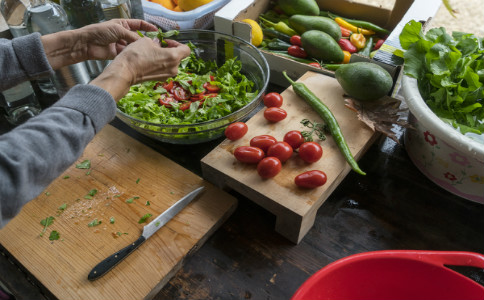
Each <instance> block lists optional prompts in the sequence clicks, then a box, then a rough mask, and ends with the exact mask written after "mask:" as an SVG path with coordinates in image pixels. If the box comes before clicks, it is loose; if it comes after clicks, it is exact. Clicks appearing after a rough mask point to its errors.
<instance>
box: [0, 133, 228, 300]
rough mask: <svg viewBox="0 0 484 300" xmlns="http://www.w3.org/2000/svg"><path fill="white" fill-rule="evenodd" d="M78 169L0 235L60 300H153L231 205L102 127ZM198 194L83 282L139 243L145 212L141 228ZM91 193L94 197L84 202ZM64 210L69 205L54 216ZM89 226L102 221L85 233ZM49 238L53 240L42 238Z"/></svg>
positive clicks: (182, 171)
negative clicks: (49, 222) (102, 263)
mask: <svg viewBox="0 0 484 300" xmlns="http://www.w3.org/2000/svg"><path fill="white" fill-rule="evenodd" d="M84 160H90V161H91V168H90V169H89V170H87V169H79V168H76V166H75V165H76V164H78V163H80V162H82V161H84ZM76 164H74V165H73V166H71V167H70V168H69V169H68V170H67V171H66V172H65V173H64V174H62V175H61V176H60V177H59V178H58V179H57V180H55V181H54V182H53V183H52V184H51V185H50V186H49V187H47V189H46V190H45V191H44V192H43V193H42V194H41V195H39V196H38V197H37V198H36V199H34V200H33V201H31V202H29V203H28V204H27V205H26V206H25V207H24V208H23V209H22V211H21V213H20V214H19V215H18V216H17V217H15V218H14V219H13V220H12V221H11V222H10V223H8V224H7V226H5V227H4V228H3V229H2V230H0V243H1V244H2V246H3V247H4V248H5V249H6V250H7V251H8V252H9V253H10V254H11V255H12V256H14V258H15V259H16V260H17V261H18V262H19V263H20V264H21V265H22V266H23V267H24V268H25V269H27V270H28V271H29V272H30V273H31V274H32V275H33V276H34V277H35V278H36V279H37V280H39V281H40V283H41V284H42V285H43V286H44V287H45V288H47V289H48V290H49V291H50V292H51V293H52V294H53V295H54V296H55V297H57V298H58V299H82V300H86V299H150V298H152V297H153V296H154V295H156V293H157V292H159V290H160V289H161V288H162V287H163V285H164V284H165V283H166V282H167V281H168V280H169V279H170V278H171V277H172V276H173V275H174V274H175V273H176V272H177V270H178V269H180V268H181V266H182V263H183V261H184V258H185V257H187V255H189V254H190V253H192V252H193V251H196V250H197V249H198V248H199V247H200V246H201V245H202V244H203V243H204V242H205V241H206V240H207V238H208V237H209V236H210V235H211V234H212V233H213V232H214V231H215V230H216V229H217V228H218V227H219V226H220V225H221V224H222V223H223V222H224V221H225V220H226V219H227V218H228V217H229V216H230V214H231V213H232V212H233V211H234V210H235V207H236V204H237V200H236V199H235V198H234V197H232V196H231V195H229V194H227V193H226V192H224V191H222V190H220V189H219V188H217V187H215V186H213V185H212V184H210V183H209V182H207V181H205V180H203V179H202V178H200V177H199V176H196V175H195V174H193V173H191V172H189V171H188V170H186V169H184V168H183V167H181V166H179V165H178V164H176V163H174V162H173V161H171V160H169V159H167V158H166V157H164V156H162V155H161V154H159V153H157V152H156V151H154V150H152V149H150V148H149V147H147V146H145V145H143V144H142V143H140V142H138V141H136V140H134V139H133V138H131V137H129V136H127V135H126V134H124V133H122V132H120V131H119V130H117V129H115V128H114V127H112V126H110V125H108V126H106V127H105V128H104V129H103V130H102V131H101V132H100V133H99V134H98V135H96V137H95V138H94V139H93V141H92V142H91V143H90V144H89V145H88V147H87V148H86V149H85V152H84V153H83V155H82V157H81V158H80V159H79V160H78V161H77V162H76ZM200 186H205V191H204V192H203V193H202V194H201V195H200V196H199V197H198V198H196V199H195V200H194V201H193V202H192V203H190V204H189V205H188V206H187V207H185V208H184V209H183V210H182V211H181V212H180V213H179V214H178V215H177V216H175V217H174V218H173V219H172V220H171V221H169V222H168V223H167V224H166V225H165V226H164V227H162V228H161V229H160V230H158V232H156V233H155V234H154V235H153V236H151V237H150V238H149V239H148V240H147V241H146V242H145V243H144V244H142V245H141V246H140V247H139V248H138V249H137V250H136V251H135V252H133V253H132V254H131V255H130V256H128V257H127V258H126V259H125V260H124V261H122V262H121V263H120V264H118V265H117V266H116V267H115V268H114V269H112V270H111V271H110V272H108V273H107V274H106V275H104V276H103V277H101V278H100V279H98V280H97V281H94V282H90V281H88V280H87V275H88V273H89V272H90V270H91V269H92V268H93V267H94V266H95V265H96V264H97V263H99V262H100V261H101V260H102V259H104V258H105V257H107V256H109V255H111V254H113V253H114V252H116V251H117V250H120V249H121V248H123V247H125V246H127V245H129V244H130V243H132V242H134V241H135V240H136V239H137V238H138V237H139V235H140V234H141V232H142V228H143V225H145V224H139V223H138V221H139V220H140V218H141V217H142V216H144V215H145V214H148V213H150V214H152V215H153V217H152V218H150V219H148V222H149V221H150V220H152V219H153V218H154V217H155V216H157V215H159V214H160V213H162V212H163V211H165V210H166V209H168V208H169V207H170V206H171V205H172V204H174V203H175V202H176V201H177V200H178V199H179V198H181V197H182V196H184V195H185V194H187V193H189V192H190V191H192V190H194V189H195V188H197V187H200ZM93 189H96V190H97V193H96V194H95V195H94V196H93V197H92V199H87V198H89V197H85V196H86V195H88V194H89V192H90V191H91V190H93ZM91 194H92V193H91ZM129 199H134V200H133V201H132V203H128V202H131V201H128V200H129ZM148 201H149V202H148ZM63 204H66V205H67V206H66V208H65V209H64V210H60V209H59V207H61V206H62V205H63ZM49 216H53V217H55V220H54V223H53V224H52V225H51V226H49V227H47V230H46V232H45V234H44V235H43V236H42V237H40V236H39V234H40V233H41V231H42V229H43V226H42V225H41V224H40V221H41V220H42V219H45V218H46V217H49ZM111 218H114V223H113V224H112V223H111V222H110V219H111ZM94 219H98V221H101V222H102V223H101V224H100V225H98V226H94V227H89V226H88V224H89V223H90V222H91V221H92V220H94ZM53 230H56V231H58V232H59V234H60V239H59V240H55V241H50V240H49V235H50V233H51V231H53Z"/></svg>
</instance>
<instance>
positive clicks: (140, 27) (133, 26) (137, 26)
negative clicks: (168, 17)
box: [124, 19, 158, 31]
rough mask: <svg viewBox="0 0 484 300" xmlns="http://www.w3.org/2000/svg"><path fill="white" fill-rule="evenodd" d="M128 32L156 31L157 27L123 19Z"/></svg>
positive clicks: (136, 20) (139, 21) (137, 20)
mask: <svg viewBox="0 0 484 300" xmlns="http://www.w3.org/2000/svg"><path fill="white" fill-rule="evenodd" d="M124 20H125V22H126V24H127V25H128V27H129V29H130V30H142V31H158V27H156V26H155V25H153V24H151V23H148V22H146V21H143V20H139V19H124Z"/></svg>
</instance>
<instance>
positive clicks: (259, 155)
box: [234, 146, 265, 164]
mask: <svg viewBox="0 0 484 300" xmlns="http://www.w3.org/2000/svg"><path fill="white" fill-rule="evenodd" d="M234 156H235V158H236V159H237V160H238V161H240V162H243V163H248V164H256V163H258V162H260V161H261V160H262V159H263V158H264V156H265V154H264V151H262V150H261V149H259V148H257V147H250V146H240V147H237V148H235V150H234Z"/></svg>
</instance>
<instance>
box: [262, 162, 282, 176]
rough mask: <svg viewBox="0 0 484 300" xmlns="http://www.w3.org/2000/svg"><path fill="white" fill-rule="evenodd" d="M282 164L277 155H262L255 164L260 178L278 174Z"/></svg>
mask: <svg viewBox="0 0 484 300" xmlns="http://www.w3.org/2000/svg"><path fill="white" fill-rule="evenodd" d="M281 168H282V164H281V161H280V160H279V159H278V158H277V157H264V158H263V159H262V160H261V161H260V162H259V163H258V164H257V173H259V176H260V177H262V178H271V177H274V176H276V175H277V174H279V172H280V171H281Z"/></svg>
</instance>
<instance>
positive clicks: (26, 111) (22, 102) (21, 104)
mask: <svg viewBox="0 0 484 300" xmlns="http://www.w3.org/2000/svg"><path fill="white" fill-rule="evenodd" d="M0 107H3V109H4V110H5V113H6V118H7V121H8V122H10V123H11V124H13V125H19V124H21V123H23V122H25V121H27V120H28V119H30V118H31V117H33V116H36V115H38V114H39V113H40V111H41V108H40V105H39V101H38V100H37V97H36V95H35V92H34V90H33V88H32V85H31V84H30V82H29V81H25V82H23V83H21V84H19V85H16V86H14V87H12V88H10V89H8V90H5V91H2V92H1V93H0Z"/></svg>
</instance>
